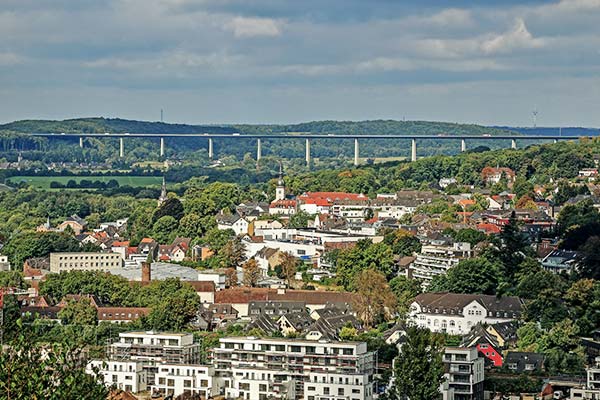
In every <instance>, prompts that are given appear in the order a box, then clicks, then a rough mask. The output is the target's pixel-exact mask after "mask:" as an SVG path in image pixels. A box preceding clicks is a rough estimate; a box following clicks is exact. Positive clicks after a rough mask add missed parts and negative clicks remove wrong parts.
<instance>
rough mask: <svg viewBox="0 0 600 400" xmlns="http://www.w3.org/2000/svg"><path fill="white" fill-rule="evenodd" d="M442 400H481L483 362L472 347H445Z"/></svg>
mask: <svg viewBox="0 0 600 400" xmlns="http://www.w3.org/2000/svg"><path fill="white" fill-rule="evenodd" d="M443 362H444V382H443V383H442V387H441V392H442V398H443V400H483V380H484V360H483V358H481V357H479V356H478V355H477V349H476V348H474V347H471V348H464V347H446V349H445V350H444V356H443Z"/></svg>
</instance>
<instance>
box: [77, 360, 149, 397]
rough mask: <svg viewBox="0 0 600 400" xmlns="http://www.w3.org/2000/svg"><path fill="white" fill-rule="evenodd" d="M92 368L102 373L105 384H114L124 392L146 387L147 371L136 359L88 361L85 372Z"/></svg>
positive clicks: (138, 390) (91, 370)
mask: <svg viewBox="0 0 600 400" xmlns="http://www.w3.org/2000/svg"><path fill="white" fill-rule="evenodd" d="M94 369H95V370H97V371H99V372H100V373H101V374H102V377H103V379H104V383H105V384H106V386H115V387H117V388H118V389H121V390H124V391H126V392H132V393H138V392H143V391H145V390H147V389H148V372H147V370H146V369H144V368H143V366H142V363H141V362H138V361H110V360H109V361H103V360H93V361H90V362H89V363H88V365H87V367H86V372H87V373H88V374H91V373H92V372H94Z"/></svg>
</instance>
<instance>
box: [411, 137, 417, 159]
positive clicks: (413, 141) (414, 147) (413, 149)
mask: <svg viewBox="0 0 600 400" xmlns="http://www.w3.org/2000/svg"><path fill="white" fill-rule="evenodd" d="M410 161H413V162H414V161H417V139H415V138H413V139H411V152H410Z"/></svg>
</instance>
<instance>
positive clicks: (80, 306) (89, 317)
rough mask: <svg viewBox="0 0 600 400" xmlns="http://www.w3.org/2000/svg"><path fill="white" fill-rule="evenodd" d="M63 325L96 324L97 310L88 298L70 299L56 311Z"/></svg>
mask: <svg viewBox="0 0 600 400" xmlns="http://www.w3.org/2000/svg"><path fill="white" fill-rule="evenodd" d="M58 318H60V320H61V322H62V324H63V325H96V324H97V323H98V312H97V310H96V308H95V307H94V306H93V305H92V303H91V301H90V299H87V298H83V297H82V298H80V299H79V300H75V299H71V300H69V301H68V302H67V305H66V306H65V307H64V308H63V309H62V310H60V311H59V312H58Z"/></svg>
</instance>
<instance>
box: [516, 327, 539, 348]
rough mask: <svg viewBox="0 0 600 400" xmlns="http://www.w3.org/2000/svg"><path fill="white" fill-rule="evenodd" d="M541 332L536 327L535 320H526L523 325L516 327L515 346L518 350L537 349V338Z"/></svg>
mask: <svg viewBox="0 0 600 400" xmlns="http://www.w3.org/2000/svg"><path fill="white" fill-rule="evenodd" d="M541 334H542V332H541V331H540V330H539V328H538V327H537V324H536V323H535V322H527V323H526V324H525V325H523V326H521V327H519V329H517V347H518V349H519V350H520V351H532V352H537V350H538V343H537V341H538V339H539V338H540V336H541Z"/></svg>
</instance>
